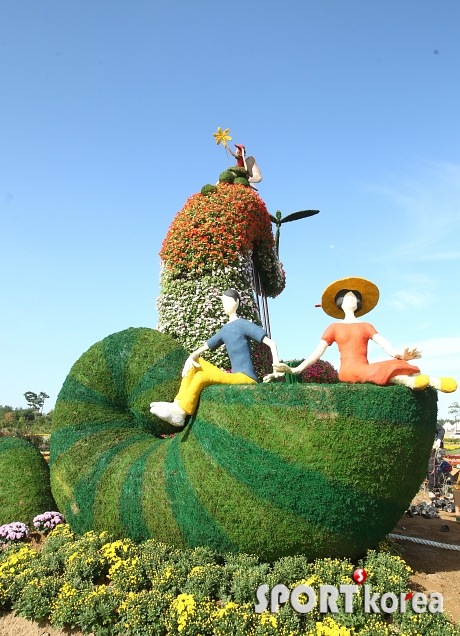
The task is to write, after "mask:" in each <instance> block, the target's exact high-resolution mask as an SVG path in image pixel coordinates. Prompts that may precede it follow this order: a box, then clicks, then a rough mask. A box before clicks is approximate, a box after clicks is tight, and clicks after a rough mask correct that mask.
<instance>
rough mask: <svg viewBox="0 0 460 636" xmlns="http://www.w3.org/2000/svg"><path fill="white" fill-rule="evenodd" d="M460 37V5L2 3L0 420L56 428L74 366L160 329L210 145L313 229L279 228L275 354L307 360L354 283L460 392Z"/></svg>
mask: <svg viewBox="0 0 460 636" xmlns="http://www.w3.org/2000/svg"><path fill="white" fill-rule="evenodd" d="M459 28H460V4H459V3H458V2H457V1H456V0H445V1H443V2H438V3H435V2H432V1H431V0H430V1H424V0H407V1H406V2H400V1H393V0H386V1H385V2H368V1H367V0H363V1H359V0H354V1H347V2H343V0H340V1H339V0H337V1H331V0H321V1H319V0H317V1H316V2H308V1H300V0H298V1H287V2H284V3H283V4H281V3H279V2H272V1H267V0H266V1H265V2H261V1H259V0H254V1H253V2H251V3H246V4H233V5H232V4H229V3H217V2H212V1H200V0H198V1H197V2H193V3H185V2H171V1H169V2H165V1H163V0H161V1H152V0H150V1H146V0H136V1H134V2H121V1H114V0H111V1H110V2H108V1H106V2H103V1H99V0H95V1H94V0H93V1H91V2H89V1H82V0H79V1H78V2H77V1H75V0H67V1H66V2H57V1H51V0H44V1H41V2H34V1H32V0H30V1H23V0H15V1H14V2H4V3H2V4H1V6H0V80H1V92H0V109H1V113H2V115H1V119H0V140H1V141H0V236H1V237H2V250H1V256H2V258H1V261H2V264H1V268H0V284H1V289H2V310H1V312H0V360H1V363H0V404H10V405H12V406H25V400H24V398H23V393H24V392H25V391H29V390H30V391H36V392H38V391H46V392H47V393H48V394H49V395H50V400H48V401H47V403H46V406H45V410H47V409H50V408H51V407H52V406H53V404H54V401H55V399H56V396H57V393H58V392H59V389H60V387H61V385H62V382H63V380H64V378H65V376H66V374H67V372H68V370H69V369H70V367H71V366H72V364H73V363H74V362H75V360H76V359H77V358H78V357H79V356H80V355H81V354H82V353H83V352H84V351H85V350H86V349H87V348H88V347H90V346H91V345H92V344H94V343H95V342H96V341H98V340H100V339H101V338H103V337H105V336H107V335H109V334H110V333H113V332H115V331H119V330H121V329H125V328H127V327H130V326H146V327H155V325H156V322H157V313H156V309H155V300H156V296H157V295H158V291H159V289H158V278H159V257H158V252H159V250H160V247H161V242H162V240H163V238H164V236H165V234H166V231H167V228H168V226H169V224H170V223H171V221H172V219H173V217H174V215H175V214H176V212H178V211H179V210H180V209H181V207H182V206H183V205H184V203H185V201H186V199H187V198H188V197H189V196H190V195H191V194H193V193H195V192H198V191H199V190H200V189H201V186H202V185H204V184H205V183H213V182H215V181H216V180H217V177H218V175H219V173H220V172H222V170H224V169H225V167H226V165H227V157H226V155H225V152H224V151H223V149H222V147H221V146H219V147H217V146H216V145H215V143H214V138H213V137H212V133H213V132H215V131H216V130H217V126H221V127H223V128H226V127H230V130H231V134H232V136H233V140H234V141H235V142H236V143H243V144H245V146H246V148H247V151H248V152H249V154H253V155H254V156H255V157H256V159H257V162H258V164H259V166H260V168H261V171H262V174H263V181H262V183H261V184H260V188H259V193H260V195H261V196H262V198H263V199H264V201H265V202H266V204H267V207H268V209H269V211H270V212H271V213H275V212H276V210H277V209H280V210H281V212H282V213H283V214H284V215H285V214H288V213H290V212H294V211H296V210H299V209H305V208H315V209H320V210H321V213H320V214H319V215H317V216H316V217H313V218H310V219H306V220H303V221H298V222H295V223H291V224H286V225H284V226H283V228H282V232H281V244H280V255H281V260H282V261H283V263H284V267H285V270H286V274H287V287H286V290H285V291H284V292H283V294H281V296H279V298H277V299H275V300H272V301H270V316H271V323H272V335H273V337H274V339H275V340H276V341H277V343H278V346H279V350H280V353H281V355H282V356H283V357H284V358H285V359H287V358H293V357H301V356H306V355H308V354H309V353H310V352H311V350H312V349H313V348H314V347H315V346H316V344H317V342H318V340H319V339H320V337H321V334H322V333H323V331H324V329H325V328H326V326H327V325H328V324H329V322H330V319H329V318H328V317H327V316H326V315H325V314H324V313H323V312H322V311H321V310H320V309H315V308H314V304H315V303H316V302H319V299H320V296H321V293H322V291H323V289H324V288H325V287H326V286H327V285H328V284H329V283H330V282H332V281H333V280H335V279H337V278H342V277H345V276H350V275H352V276H364V277H366V278H369V279H370V280H372V281H374V282H375V283H376V284H377V285H378V286H379V288H380V291H381V300H380V303H379V305H378V306H377V307H376V308H375V309H374V311H373V312H372V314H369V316H368V320H369V322H372V324H374V326H375V327H376V328H377V329H378V331H379V332H380V333H382V335H384V336H385V337H386V338H387V339H388V340H390V342H391V343H392V344H393V345H395V346H397V347H403V346H406V345H418V346H419V348H421V349H422V350H423V358H422V360H421V361H420V366H421V368H422V371H423V372H425V373H428V374H433V375H453V376H454V377H455V376H456V377H457V379H459V378H460V330H459V324H460V320H459V315H460V299H459V283H458V281H459V274H460V239H459V236H460V213H459V212H460V210H459V208H460V144H459V130H460V38H459V37H458V33H459ZM371 344H372V348H371V351H370V357H371V359H372V360H377V359H385V357H386V356H385V354H384V353H383V352H382V351H380V350H378V348H377V347H376V346H374V345H373V343H371ZM325 358H326V359H329V360H330V361H331V362H334V363H337V362H338V354H337V350H336V348H335V345H333V347H331V349H330V350H328V352H327V354H326V356H325ZM459 398H460V396H459V395H458V394H453V395H450V396H449V395H447V396H446V395H442V396H441V397H440V415H441V416H445V415H446V414H447V406H448V405H449V404H450V403H451V402H453V401H454V400H459Z"/></svg>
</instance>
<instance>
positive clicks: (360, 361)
mask: <svg viewBox="0 0 460 636" xmlns="http://www.w3.org/2000/svg"><path fill="white" fill-rule="evenodd" d="M376 333H377V331H376V330H375V329H374V327H373V326H372V325H371V324H369V323H368V322H352V323H345V322H334V323H332V325H329V327H328V328H327V329H326V331H325V332H324V334H323V337H322V339H323V340H325V341H326V342H327V344H328V345H331V344H332V343H333V342H336V343H337V346H338V348H339V351H340V371H339V380H340V381H341V382H373V383H374V384H380V385H382V386H383V385H385V384H388V383H389V380H390V379H391V378H393V377H394V376H395V375H410V374H411V373H420V369H419V368H418V367H416V366H414V365H412V364H409V363H408V362H406V361H405V360H385V361H384V362H373V363H372V364H369V362H368V360H367V343H368V342H369V340H371V338H372V336H373V335H374V334H376Z"/></svg>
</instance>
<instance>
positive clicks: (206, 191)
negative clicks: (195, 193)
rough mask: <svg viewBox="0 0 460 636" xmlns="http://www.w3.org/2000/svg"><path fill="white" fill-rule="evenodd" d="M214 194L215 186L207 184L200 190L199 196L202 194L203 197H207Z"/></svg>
mask: <svg viewBox="0 0 460 636" xmlns="http://www.w3.org/2000/svg"><path fill="white" fill-rule="evenodd" d="M214 192H217V188H216V186H215V185H212V184H211V183H207V184H206V185H204V186H203V187H202V188H201V194H203V195H204V196H209V195H210V194H213V193H214Z"/></svg>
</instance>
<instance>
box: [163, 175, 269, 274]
mask: <svg viewBox="0 0 460 636" xmlns="http://www.w3.org/2000/svg"><path fill="white" fill-rule="evenodd" d="M273 245H274V239H273V234H272V229H271V221H270V217H269V216H268V212H267V208H266V207H265V203H264V202H263V201H262V199H261V198H260V197H259V196H258V195H257V194H256V193H255V192H254V191H253V190H251V189H250V188H248V187H247V186H244V185H233V184H227V183H220V184H219V185H218V186H217V192H215V193H213V194H212V195H210V196H205V195H202V194H194V195H193V196H191V197H190V198H189V199H188V201H187V203H186V204H185V206H184V207H183V208H182V210H181V211H180V212H179V213H178V214H177V215H176V216H175V218H174V221H173V222H172V224H171V226H170V228H169V230H168V233H167V235H166V238H165V240H164V241H163V245H162V248H161V252H160V257H161V259H162V260H163V262H164V263H166V264H167V265H168V267H169V268H171V269H172V270H173V271H174V273H175V274H180V273H182V272H186V271H196V272H199V273H203V272H211V271H212V270H216V269H218V268H222V267H225V266H226V265H236V264H237V263H238V257H237V255H238V253H240V254H243V255H246V254H247V253H248V251H249V250H250V249H258V250H259V249H269V248H271V247H273Z"/></svg>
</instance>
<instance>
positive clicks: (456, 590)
mask: <svg viewBox="0 0 460 636" xmlns="http://www.w3.org/2000/svg"><path fill="white" fill-rule="evenodd" d="M414 503H419V500H416V501H414ZM440 517H441V518H440V519H425V518H423V517H420V516H418V515H417V516H415V517H413V518H412V519H410V518H409V517H406V516H405V515H404V516H403V517H402V518H401V519H400V521H399V523H398V525H397V526H396V527H395V528H394V530H393V534H400V535H403V536H406V537H417V538H419V539H428V540H429V541H437V542H438V543H447V544H451V545H457V546H460V522H456V521H455V513H447V512H442V511H441V512H440ZM442 524H447V525H448V526H449V531H448V532H442V531H441V526H442ZM37 543H40V541H39V540H38V541H37ZM397 543H398V545H399V546H400V548H401V549H402V550H403V559H404V560H405V561H406V562H407V564H408V565H409V566H410V567H411V568H412V569H413V571H414V574H413V576H412V578H411V589H412V590H413V591H414V592H425V593H428V594H429V593H430V592H440V593H441V594H442V595H443V598H444V609H445V610H446V612H447V613H448V614H450V616H451V618H452V620H453V621H454V622H460V603H459V598H460V551H457V550H447V549H445V548H434V547H432V546H427V545H421V544H419V543H413V542H411V541H407V540H403V539H402V540H397ZM0 636H85V635H84V634H83V632H81V631H79V630H78V629H53V628H52V627H51V626H50V624H49V623H48V622H47V621H41V622H40V623H33V622H30V621H27V620H25V619H24V618H20V617H19V616H15V615H14V612H8V613H7V614H5V615H4V616H2V617H1V618H0ZM86 636H88V635H86ZM89 636H94V635H93V634H92V633H91V634H90V635H89Z"/></svg>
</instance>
